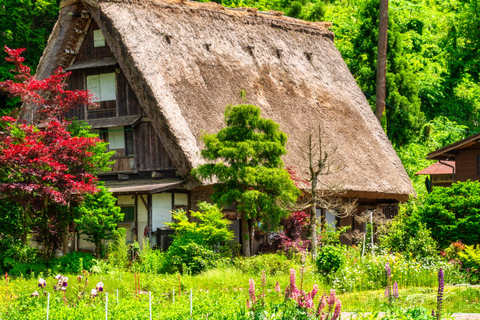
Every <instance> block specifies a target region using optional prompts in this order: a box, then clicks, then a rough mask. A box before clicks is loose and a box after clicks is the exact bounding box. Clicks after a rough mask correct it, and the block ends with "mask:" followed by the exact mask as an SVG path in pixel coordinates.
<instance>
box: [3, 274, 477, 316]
mask: <svg viewBox="0 0 480 320" xmlns="http://www.w3.org/2000/svg"><path fill="white" fill-rule="evenodd" d="M40 276H41V275H40ZM260 277H261V275H260V274H257V275H254V276H252V275H248V274H245V273H243V272H242V271H240V270H239V269H238V268H235V267H225V268H221V269H213V270H208V271H206V272H204V273H202V274H200V275H196V276H188V275H187V276H180V277H179V275H178V274H173V275H154V274H140V286H141V290H142V291H145V292H148V291H151V292H152V295H153V296H154V297H155V299H157V300H156V301H163V302H162V303H169V301H171V293H172V289H175V292H176V295H178V293H179V291H180V290H181V292H182V293H183V296H184V297H185V293H186V292H188V291H189V290H190V289H193V290H194V296H195V297H201V296H205V295H207V298H208V297H209V296H208V294H209V293H212V294H214V295H218V296H220V297H223V298H224V299H225V301H229V303H230V304H232V305H235V308H237V309H238V308H240V306H241V305H243V304H244V302H245V301H246V299H247V297H248V281H249V279H250V278H252V279H254V281H255V283H256V290H257V295H259V294H260V291H261V287H260ZM46 280H47V291H49V292H51V293H52V294H53V290H52V289H51V288H52V287H53V284H54V283H55V282H54V281H55V280H53V279H52V277H48V278H46ZM100 281H102V282H103V283H104V284H105V292H108V293H109V295H110V297H112V298H111V299H113V297H114V296H115V294H116V289H118V290H119V293H120V296H121V298H122V299H126V300H127V301H129V300H132V301H133V300H134V294H135V280H134V275H133V274H132V273H129V272H115V273H111V274H104V275H91V276H90V277H89V284H88V286H87V289H86V291H85V292H86V293H87V294H89V293H90V290H91V289H92V288H95V286H96V284H97V283H98V282H100ZM277 281H278V282H279V284H280V287H281V288H282V292H281V293H276V292H274V287H275V284H276V282H277ZM288 281H289V275H288V274H284V273H280V274H276V275H272V276H267V285H266V289H267V290H266V291H267V301H268V302H272V303H280V302H281V301H282V300H283V290H284V289H285V287H286V286H287V284H288ZM77 283H78V282H77V280H76V275H70V276H69V286H68V290H67V294H66V298H67V300H68V301H73V300H75V296H76V290H75V289H76V288H77V287H78V284H77ZM37 284H38V281H37V277H35V278H32V279H25V278H15V279H11V281H10V282H9V285H8V295H9V300H10V303H11V304H12V303H13V301H15V300H23V299H33V298H30V297H29V295H30V294H31V293H32V292H33V291H35V290H38V289H39V288H38V287H37ZM313 284H317V285H318V286H319V289H320V293H321V292H322V291H323V290H325V291H327V292H328V291H329V289H330V287H329V286H328V285H326V284H324V283H321V282H320V281H319V278H318V274H316V273H314V272H313V270H312V268H311V267H307V268H306V272H305V274H304V279H303V286H304V289H306V290H311V289H312V286H313ZM297 285H298V286H300V275H299V273H298V271H297ZM436 290H437V289H436V287H420V288H415V287H407V288H400V299H399V300H398V302H397V303H398V304H399V305H400V306H403V307H412V306H421V307H424V308H427V309H429V310H430V309H434V308H436ZM0 297H2V298H1V299H0V301H1V302H0V308H1V306H3V307H5V303H6V302H7V300H6V299H5V298H4V297H5V282H3V284H2V285H1V286H0ZM177 297H178V296H177ZM339 298H340V300H342V305H343V311H361V310H363V311H373V310H378V309H381V308H382V306H383V305H384V304H385V303H386V299H385V297H384V290H373V291H361V292H353V293H344V294H340V295H339ZM177 299H179V298H177ZM17 302H18V301H17ZM479 302H480V290H479V288H469V287H446V289H445V294H444V310H445V311H447V312H471V313H477V312H479V313H480V303H479ZM215 303H217V302H215V301H211V303H209V305H210V304H211V308H213V309H215V308H216V307H215ZM206 308H207V307H206ZM208 308H210V307H208ZM208 308H207V309H208ZM213 309H212V310H213ZM205 312H206V311H205ZM0 315H1V313H0ZM0 319H1V317H0Z"/></svg>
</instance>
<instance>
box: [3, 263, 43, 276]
mask: <svg viewBox="0 0 480 320" xmlns="http://www.w3.org/2000/svg"><path fill="white" fill-rule="evenodd" d="M46 269H47V266H46V265H45V264H43V263H18V264H15V266H14V267H13V268H12V269H11V270H10V272H9V274H10V275H12V276H24V277H27V276H29V275H31V274H34V275H38V274H39V273H40V272H43V271H45V270H46Z"/></svg>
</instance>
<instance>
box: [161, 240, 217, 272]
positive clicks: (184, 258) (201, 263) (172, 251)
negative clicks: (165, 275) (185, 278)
mask: <svg viewBox="0 0 480 320" xmlns="http://www.w3.org/2000/svg"><path fill="white" fill-rule="evenodd" d="M219 258H220V255H219V254H217V253H214V252H213V251H212V250H210V249H208V248H207V247H205V246H202V245H200V244H198V243H195V242H193V241H192V240H190V239H188V238H183V237H178V238H175V240H173V243H172V245H171V246H170V247H169V248H168V251H167V259H168V264H167V265H168V270H167V271H170V272H175V271H179V272H180V273H187V274H191V275H195V274H199V273H200V272H202V271H204V270H206V269H208V268H211V267H213V266H215V261H216V260H218V259H219Z"/></svg>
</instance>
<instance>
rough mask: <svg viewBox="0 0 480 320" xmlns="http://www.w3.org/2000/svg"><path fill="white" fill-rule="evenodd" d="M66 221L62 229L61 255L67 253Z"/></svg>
mask: <svg viewBox="0 0 480 320" xmlns="http://www.w3.org/2000/svg"><path fill="white" fill-rule="evenodd" d="M68 229H69V228H68V223H67V224H66V225H65V226H64V229H63V235H62V237H63V249H62V251H63V255H66V254H68Z"/></svg>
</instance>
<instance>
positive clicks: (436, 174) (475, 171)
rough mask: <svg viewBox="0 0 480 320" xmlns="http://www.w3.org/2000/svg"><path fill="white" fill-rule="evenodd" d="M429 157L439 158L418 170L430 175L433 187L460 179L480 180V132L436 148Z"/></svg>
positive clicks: (431, 158)
mask: <svg viewBox="0 0 480 320" xmlns="http://www.w3.org/2000/svg"><path fill="white" fill-rule="evenodd" d="M427 159H430V160H438V162H436V163H434V164H432V165H431V166H429V167H427V168H425V169H423V170H421V171H419V172H417V173H416V174H417V175H429V176H430V181H431V185H432V187H435V186H440V187H449V186H451V185H452V183H454V182H458V181H467V180H472V181H479V180H480V133H477V134H474V135H472V136H470V137H468V138H465V139H463V140H460V141H457V142H455V143H452V144H450V145H448V146H445V147H443V148H440V149H438V150H435V151H433V152H431V153H429V154H428V155H427Z"/></svg>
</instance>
